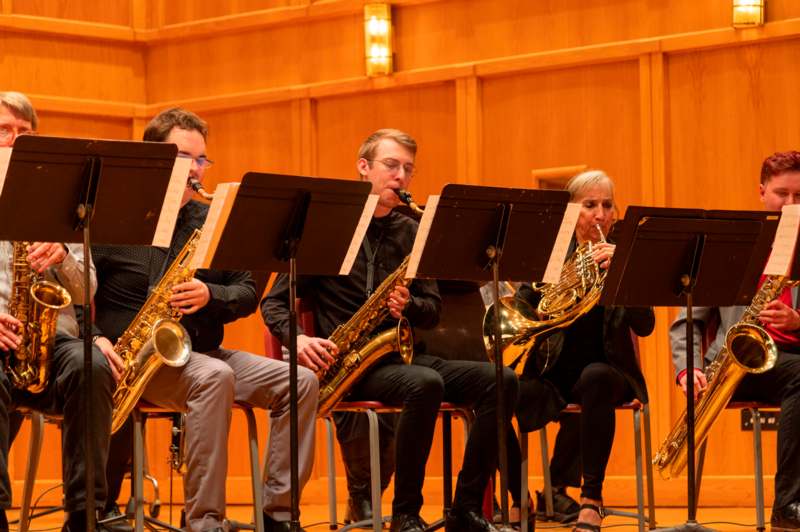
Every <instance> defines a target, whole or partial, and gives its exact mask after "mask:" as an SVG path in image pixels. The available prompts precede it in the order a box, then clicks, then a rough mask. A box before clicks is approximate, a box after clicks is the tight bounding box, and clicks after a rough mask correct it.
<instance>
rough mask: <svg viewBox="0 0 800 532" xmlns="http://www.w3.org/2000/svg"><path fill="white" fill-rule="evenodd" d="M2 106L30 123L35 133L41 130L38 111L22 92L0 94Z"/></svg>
mask: <svg viewBox="0 0 800 532" xmlns="http://www.w3.org/2000/svg"><path fill="white" fill-rule="evenodd" d="M0 105H4V106H6V107H7V108H8V109H9V110H11V112H12V113H14V114H15V115H17V117H19V118H22V119H23V120H25V121H27V122H30V123H31V128H32V129H33V130H34V131H36V130H37V129H39V117H38V116H36V109H34V108H33V104H32V103H31V101H30V100H29V99H28V97H27V96H25V95H24V94H22V93H21V92H14V91H7V92H0Z"/></svg>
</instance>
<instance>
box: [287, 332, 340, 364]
mask: <svg viewBox="0 0 800 532" xmlns="http://www.w3.org/2000/svg"><path fill="white" fill-rule="evenodd" d="M338 354H339V348H338V347H336V344H335V343H333V342H331V341H330V340H328V339H327V338H318V337H316V336H306V335H305V334H298V335H297V363H298V364H300V365H301V366H305V367H307V368H308V369H310V370H311V371H319V370H321V369H328V367H329V366H330V365H331V364H332V363H333V362H334V361H335V360H336V359H335V358H334V356H335V355H338Z"/></svg>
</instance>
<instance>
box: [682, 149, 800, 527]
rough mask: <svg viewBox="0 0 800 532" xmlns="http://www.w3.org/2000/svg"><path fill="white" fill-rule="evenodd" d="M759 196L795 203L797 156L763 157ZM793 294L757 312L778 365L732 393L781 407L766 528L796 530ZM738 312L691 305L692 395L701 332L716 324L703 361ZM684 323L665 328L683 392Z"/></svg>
mask: <svg viewBox="0 0 800 532" xmlns="http://www.w3.org/2000/svg"><path fill="white" fill-rule="evenodd" d="M759 192H760V195H761V202H762V203H763V204H764V208H765V209H767V210H770V211H779V210H780V209H781V207H783V206H784V205H793V204H800V152H797V151H789V152H782V153H781V152H779V153H775V154H773V155H771V156H769V157H767V159H766V160H765V161H764V163H763V164H762V166H761V184H760V186H759ZM761 282H763V278H762V280H761ZM797 295H798V294H797V289H796V288H786V289H785V290H784V291H783V292H782V293H781V294H780V295H779V297H777V298H776V299H774V300H773V301H770V302H769V303H767V304H766V305H765V306H764V308H763V310H762V311H761V312H760V313H759V315H758V319H759V321H760V322H761V325H762V326H763V327H764V328H765V330H766V331H767V333H768V334H769V335H770V336H771V337H772V339H773V340H774V341H775V343H776V345H777V347H778V361H777V363H776V364H775V367H774V368H772V369H771V370H769V371H766V372H765V373H761V374H747V375H746V376H745V377H744V379H742V382H741V383H740V384H739V387H738V388H737V389H736V392H735V394H734V398H735V399H736V400H742V401H764V402H768V403H772V404H775V405H779V406H780V407H781V417H780V425H779V427H778V461H777V466H778V467H777V471H776V472H775V500H774V502H773V505H772V518H771V523H772V530H800V433H798V427H800V314H798V311H797V310H796V309H797V303H798V301H797ZM744 310H745V307H721V308H709V307H696V308H694V310H693V311H692V312H693V314H694V324H695V330H694V340H693V341H694V353H695V370H694V391H695V394H699V393H700V392H702V391H703V390H705V389H706V387H707V386H708V382H707V380H706V376H705V373H704V372H703V370H702V369H700V368H702V367H703V364H702V361H701V360H700V353H701V341H702V338H703V336H704V334H705V328H706V327H707V326H708V324H709V323H714V322H716V321H718V322H719V326H718V328H717V333H716V336H715V338H714V341H713V342H712V343H711V345H710V346H709V347H708V349H707V350H706V357H705V358H706V363H709V362H710V361H711V360H713V359H714V357H716V356H717V354H718V353H719V351H720V349H721V348H722V346H723V345H724V343H725V334H726V333H727V332H728V329H730V328H731V326H733V325H734V324H736V323H737V322H738V321H739V320H740V319H741V318H742V314H743V313H744ZM685 320H686V316H685V313H684V312H681V314H680V315H679V316H678V319H677V320H676V321H675V322H674V323H673V324H672V327H671V329H670V342H671V344H672V360H673V362H674V364H675V369H676V372H677V373H676V381H677V383H678V384H679V385H680V386H681V388H683V391H684V393H686V378H687V376H686V332H685V331H686V321H685Z"/></svg>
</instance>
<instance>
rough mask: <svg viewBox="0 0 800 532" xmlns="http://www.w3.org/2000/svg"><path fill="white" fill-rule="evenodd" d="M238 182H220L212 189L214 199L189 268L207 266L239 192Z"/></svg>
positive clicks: (209, 264) (215, 250)
mask: <svg viewBox="0 0 800 532" xmlns="http://www.w3.org/2000/svg"><path fill="white" fill-rule="evenodd" d="M239 185H240V183H220V184H218V185H217V187H216V188H215V189H214V199H213V200H211V205H210V206H209V208H208V215H207V216H206V221H205V223H204V224H203V234H202V235H200V240H199V241H198V242H197V249H196V250H195V253H194V257H192V263H191V266H190V267H191V268H195V269H197V268H209V267H210V266H211V261H212V259H213V258H214V254H215V253H216V252H217V247H218V246H219V241H220V239H221V238H222V231H223V230H224V229H225V224H226V223H227V222H228V216H230V214H231V209H232V208H233V203H234V200H235V199H236V195H237V194H238V192H239Z"/></svg>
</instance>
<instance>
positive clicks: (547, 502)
mask: <svg viewBox="0 0 800 532" xmlns="http://www.w3.org/2000/svg"><path fill="white" fill-rule="evenodd" d="M539 444H540V445H539V446H540V447H541V451H542V474H543V476H544V508H545V518H546V519H547V520H552V519H554V518H555V515H554V513H553V485H552V483H551V482H552V480H551V479H550V451H549V450H548V446H547V428H546V427H542V428H541V429H539Z"/></svg>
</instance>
